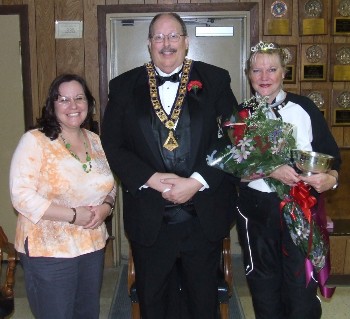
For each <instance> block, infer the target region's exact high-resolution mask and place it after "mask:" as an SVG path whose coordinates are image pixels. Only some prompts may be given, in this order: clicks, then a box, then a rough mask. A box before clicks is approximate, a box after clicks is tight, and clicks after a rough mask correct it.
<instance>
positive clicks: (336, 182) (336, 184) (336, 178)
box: [329, 174, 339, 190]
mask: <svg viewBox="0 0 350 319" xmlns="http://www.w3.org/2000/svg"><path fill="white" fill-rule="evenodd" d="M329 175H331V176H333V177H334V178H335V184H334V186H333V187H332V188H331V190H335V189H337V188H338V186H339V183H338V176H335V175H332V174H329Z"/></svg>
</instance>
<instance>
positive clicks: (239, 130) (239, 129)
mask: <svg viewBox="0 0 350 319" xmlns="http://www.w3.org/2000/svg"><path fill="white" fill-rule="evenodd" d="M246 129H247V124H245V123H235V124H234V125H233V133H232V136H233V138H234V139H235V144H238V142H239V141H240V140H242V139H243V137H244V134H245V131H246Z"/></svg>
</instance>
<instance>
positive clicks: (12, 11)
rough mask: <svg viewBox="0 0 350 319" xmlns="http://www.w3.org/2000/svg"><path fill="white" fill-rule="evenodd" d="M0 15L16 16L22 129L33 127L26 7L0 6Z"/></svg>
mask: <svg viewBox="0 0 350 319" xmlns="http://www.w3.org/2000/svg"><path fill="white" fill-rule="evenodd" d="M0 15H18V16H19V24H20V26H19V28H20V39H21V60H22V61H21V64H22V85H23V106H24V110H23V111H24V127H25V130H26V131H27V130H29V129H30V128H32V127H33V104H32V85H31V69H30V48H29V21H28V5H0ZM23 133H24V132H23Z"/></svg>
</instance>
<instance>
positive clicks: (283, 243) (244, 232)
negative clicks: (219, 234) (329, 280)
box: [237, 187, 322, 319]
mask: <svg viewBox="0 0 350 319" xmlns="http://www.w3.org/2000/svg"><path fill="white" fill-rule="evenodd" d="M279 204H280V199H279V198H278V196H277V194H276V193H264V192H260V191H257V190H254V189H251V188H249V187H242V188H240V191H239V199H238V208H239V212H238V216H237V230H238V235H239V241H240V244H241V247H242V249H243V256H244V258H243V259H244V266H245V271H246V278H247V282H248V285H249V288H250V292H251V295H252V300H253V306H254V312H255V316H256V319H287V318H288V319H319V318H321V313H322V310H321V303H320V300H319V298H318V297H317V282H316V281H315V280H314V279H312V280H311V282H310V283H309V284H308V285H306V278H305V256H304V255H303V253H302V252H301V251H300V249H299V248H298V247H297V246H296V245H295V244H294V243H293V241H292V238H291V237H290V234H289V231H288V229H287V226H286V224H285V222H284V218H283V217H282V215H281V213H280V208H279Z"/></svg>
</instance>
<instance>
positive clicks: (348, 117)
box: [332, 90, 350, 126]
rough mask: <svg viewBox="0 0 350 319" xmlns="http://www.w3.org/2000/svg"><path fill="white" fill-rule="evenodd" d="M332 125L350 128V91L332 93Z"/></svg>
mask: <svg viewBox="0 0 350 319" xmlns="http://www.w3.org/2000/svg"><path fill="white" fill-rule="evenodd" d="M332 125H335V126H350V91H346V90H343V91H341V90H339V91H337V90H334V91H333V103H332Z"/></svg>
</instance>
